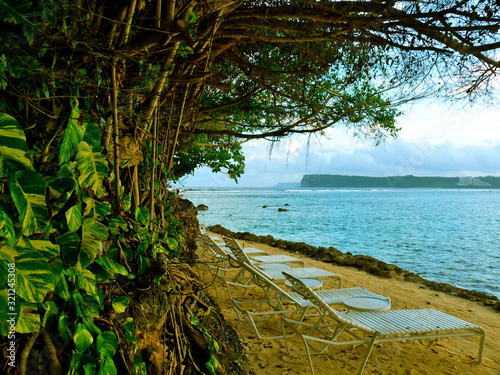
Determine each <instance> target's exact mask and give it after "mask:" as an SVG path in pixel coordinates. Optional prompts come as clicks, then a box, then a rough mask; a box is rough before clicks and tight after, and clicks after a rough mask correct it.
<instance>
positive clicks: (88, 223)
mask: <svg viewBox="0 0 500 375" xmlns="http://www.w3.org/2000/svg"><path fill="white" fill-rule="evenodd" d="M82 237H83V239H82V246H81V251H80V263H81V265H82V267H83V268H85V267H87V266H88V265H89V264H91V263H92V262H93V261H94V259H95V258H96V256H97V253H98V252H99V251H102V242H101V240H105V239H106V238H107V237H108V228H107V227H106V226H105V225H104V224H101V223H100V222H99V221H97V220H96V219H94V218H90V219H86V220H85V221H84V223H83V235H82Z"/></svg>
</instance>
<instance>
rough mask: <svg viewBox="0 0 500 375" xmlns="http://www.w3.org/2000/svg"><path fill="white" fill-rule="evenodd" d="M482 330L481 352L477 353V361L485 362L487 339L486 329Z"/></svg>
mask: <svg viewBox="0 0 500 375" xmlns="http://www.w3.org/2000/svg"><path fill="white" fill-rule="evenodd" d="M482 331H483V334H482V336H481V341H480V342H479V353H478V355H477V361H478V362H479V363H481V362H483V352H484V343H485V341H486V332H485V331H484V329H483V330H482Z"/></svg>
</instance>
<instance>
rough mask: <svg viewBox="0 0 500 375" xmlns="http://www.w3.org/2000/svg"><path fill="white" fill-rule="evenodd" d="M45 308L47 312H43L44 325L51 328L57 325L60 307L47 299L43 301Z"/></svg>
mask: <svg viewBox="0 0 500 375" xmlns="http://www.w3.org/2000/svg"><path fill="white" fill-rule="evenodd" d="M42 306H43V308H44V309H45V314H43V319H42V326H43V327H45V328H47V330H49V331H50V330H51V329H52V327H55V326H56V325H57V321H58V317H59V309H58V308H57V305H56V303H55V302H54V301H47V302H45V303H43V305H42Z"/></svg>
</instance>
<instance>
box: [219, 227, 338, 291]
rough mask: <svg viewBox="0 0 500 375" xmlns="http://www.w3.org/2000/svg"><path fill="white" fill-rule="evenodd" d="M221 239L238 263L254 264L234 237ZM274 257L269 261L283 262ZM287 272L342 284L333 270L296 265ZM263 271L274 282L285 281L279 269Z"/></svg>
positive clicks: (299, 276) (301, 276)
mask: <svg viewBox="0 0 500 375" xmlns="http://www.w3.org/2000/svg"><path fill="white" fill-rule="evenodd" d="M222 239H223V240H224V242H225V243H226V245H227V246H228V247H229V249H230V250H231V252H232V253H233V255H234V257H235V258H236V259H237V260H238V261H239V262H240V263H243V262H247V263H250V264H255V262H252V260H251V259H250V258H249V257H248V256H247V255H246V254H245V253H244V251H243V249H242V248H241V246H240V244H239V243H238V242H237V241H236V240H235V239H234V238H232V237H228V236H225V235H222ZM269 257H272V255H269ZM280 257H281V256H280ZM276 259H277V261H276V262H269V263H283V262H280V261H278V259H282V258H276ZM292 259H296V258H293V257H292ZM287 263H289V262H287ZM288 272H289V273H291V274H292V275H294V276H295V277H297V278H306V279H307V278H309V279H321V280H334V281H337V282H338V285H339V288H340V287H341V286H342V277H340V275H337V274H335V273H333V272H329V271H326V270H323V269H321V268H317V267H297V268H290V269H289V270H288ZM264 273H265V274H266V275H267V276H268V277H269V278H270V279H271V280H272V281H274V282H278V283H284V282H285V281H286V278H285V276H284V275H283V274H282V273H281V270H280V269H270V270H265V271H264Z"/></svg>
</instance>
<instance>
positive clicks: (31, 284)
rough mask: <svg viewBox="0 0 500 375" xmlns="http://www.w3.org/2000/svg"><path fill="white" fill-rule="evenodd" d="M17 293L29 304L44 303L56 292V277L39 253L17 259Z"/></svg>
mask: <svg viewBox="0 0 500 375" xmlns="http://www.w3.org/2000/svg"><path fill="white" fill-rule="evenodd" d="M16 279H17V280H16V285H17V288H16V293H17V294H18V295H19V297H21V298H24V299H25V300H26V301H27V302H32V303H37V302H42V301H43V299H44V298H45V296H46V295H47V293H49V292H52V291H53V290H54V275H53V274H52V269H51V267H50V265H49V263H48V262H47V261H46V260H45V259H44V257H43V256H42V255H40V254H37V253H32V254H29V255H21V256H19V257H18V258H17V259H16Z"/></svg>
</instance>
